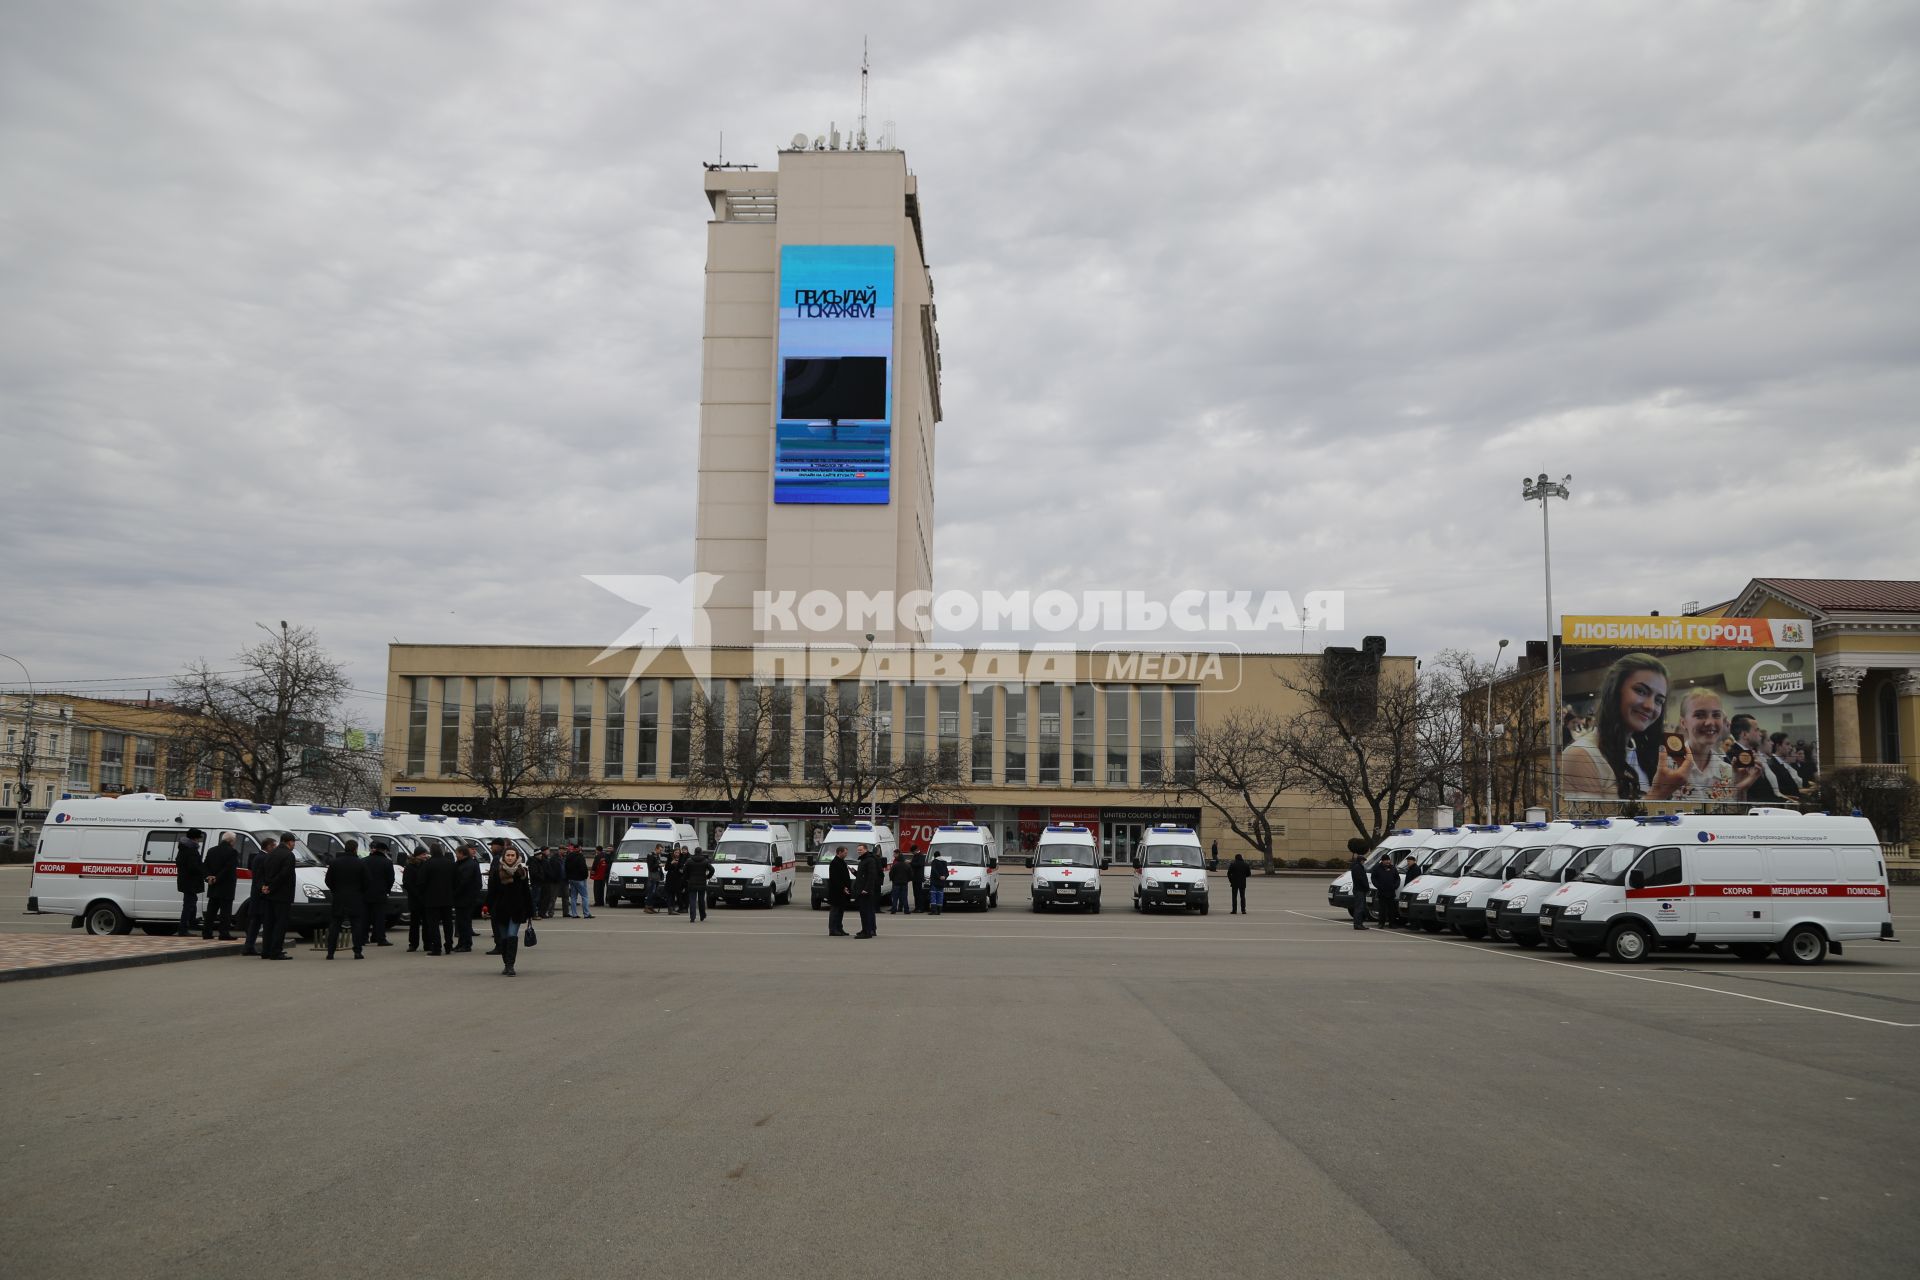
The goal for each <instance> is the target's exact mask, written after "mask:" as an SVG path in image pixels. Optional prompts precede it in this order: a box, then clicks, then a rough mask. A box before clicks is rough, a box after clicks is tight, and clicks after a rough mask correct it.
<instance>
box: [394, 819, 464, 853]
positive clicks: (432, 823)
mask: <svg viewBox="0 0 1920 1280" xmlns="http://www.w3.org/2000/svg"><path fill="white" fill-rule="evenodd" d="M399 822H400V829H401V830H402V831H405V832H406V833H407V834H408V835H411V836H412V837H413V839H414V846H415V847H414V850H413V851H414V852H415V853H421V852H425V853H430V854H433V853H440V852H441V851H443V850H444V851H445V852H447V853H449V854H451V853H452V852H453V851H454V849H455V847H457V846H458V845H459V843H460V840H459V837H458V836H457V835H455V834H454V822H453V819H452V818H449V817H448V816H447V815H446V814H444V813H403V814H401V815H400V818H399Z"/></svg>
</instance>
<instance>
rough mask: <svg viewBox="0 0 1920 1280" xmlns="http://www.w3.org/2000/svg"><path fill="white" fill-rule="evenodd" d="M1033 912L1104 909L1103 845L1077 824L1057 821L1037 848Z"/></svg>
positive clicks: (1035, 847)
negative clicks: (1102, 898) (1057, 908)
mask: <svg viewBox="0 0 1920 1280" xmlns="http://www.w3.org/2000/svg"><path fill="white" fill-rule="evenodd" d="M1032 892H1033V909H1034V910H1035V911H1039V910H1041V909H1043V908H1045V907H1078V908H1079V909H1080V910H1082V911H1093V912H1098V911H1099V910H1100V842H1099V841H1097V840H1095V839H1094V838H1093V832H1091V831H1089V830H1087V829H1086V828H1085V827H1083V826H1081V825H1079V824H1078V823H1074V822H1056V823H1054V824H1053V825H1052V826H1050V827H1047V828H1046V829H1045V830H1043V831H1042V832H1041V833H1040V840H1039V842H1038V843H1037V844H1036V845H1035V846H1034V849H1033V890H1032Z"/></svg>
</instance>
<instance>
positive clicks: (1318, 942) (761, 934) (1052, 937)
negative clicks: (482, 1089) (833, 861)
mask: <svg viewBox="0 0 1920 1280" xmlns="http://www.w3.org/2000/svg"><path fill="white" fill-rule="evenodd" d="M1312 918H1313V917H1309V919H1312ZM699 932H701V933H722V934H726V935H727V936H729V937H735V938H824V937H827V936H828V935H827V934H825V933H820V932H818V931H816V930H813V929H701V930H700V931H699ZM616 933H622V934H632V933H638V934H649V935H652V936H654V937H661V938H664V937H668V936H671V935H670V933H669V931H668V930H666V929H567V930H555V931H554V932H553V933H552V934H551V936H552V937H555V938H558V937H562V936H566V937H572V938H585V937H593V936H595V935H612V934H616ZM475 936H476V937H478V936H479V935H478V934H476V935H475ZM680 936H686V935H680ZM886 936H887V937H889V938H898V937H902V936H905V935H902V934H897V933H891V932H890V933H888V934H887V935H886ZM920 936H921V937H923V938H991V939H1012V940H1014V941H1018V940H1020V939H1023V938H1038V939H1042V940H1045V941H1056V942H1079V941H1082V940H1086V941H1092V942H1099V941H1105V942H1202V943H1222V942H1223V943H1247V942H1284V943H1288V944H1290V945H1295V946H1312V947H1323V946H1342V947H1344V946H1347V945H1349V944H1350V942H1351V941H1352V940H1351V939H1347V938H1181V937H1149V936H1143V935H1136V934H1130V933H924V934H921V935H920ZM540 940H541V941H542V942H545V941H546V936H543V937H542V938H541V939H540Z"/></svg>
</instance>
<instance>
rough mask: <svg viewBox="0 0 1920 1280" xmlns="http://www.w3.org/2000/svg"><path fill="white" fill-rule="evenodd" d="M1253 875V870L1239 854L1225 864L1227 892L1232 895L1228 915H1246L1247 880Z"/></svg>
mask: <svg viewBox="0 0 1920 1280" xmlns="http://www.w3.org/2000/svg"><path fill="white" fill-rule="evenodd" d="M1252 874H1253V868H1252V867H1251V866H1250V865H1248V863H1247V860H1246V859H1245V858H1244V857H1242V856H1241V855H1239V854H1237V853H1236V854H1234V855H1233V861H1232V862H1229V863H1228V864H1227V890H1228V892H1229V893H1230V894H1231V895H1232V903H1233V908H1232V910H1230V911H1228V912H1227V914H1228V915H1233V914H1235V912H1238V913H1239V914H1240V915H1245V914H1247V878H1248V877H1249V876H1251V875H1252Z"/></svg>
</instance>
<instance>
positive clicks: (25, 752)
mask: <svg viewBox="0 0 1920 1280" xmlns="http://www.w3.org/2000/svg"><path fill="white" fill-rule="evenodd" d="M0 658H5V659H6V660H7V661H8V662H11V663H12V664H13V665H14V666H16V667H18V668H20V674H21V675H23V676H25V677H26V678H27V714H26V727H25V728H24V729H22V730H21V748H20V757H19V774H20V776H19V777H18V778H17V779H16V780H15V787H14V793H13V851H14V852H15V853H16V854H18V853H19V852H20V832H21V831H22V829H23V828H24V827H25V825H26V820H27V788H28V786H30V785H31V784H30V783H29V782H28V780H27V778H28V774H29V773H30V772H31V765H30V762H31V760H32V758H33V746H32V743H33V699H34V691H33V672H31V671H29V670H27V664H26V663H24V662H22V661H20V659H18V658H16V657H14V656H13V655H12V654H10V653H0Z"/></svg>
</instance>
